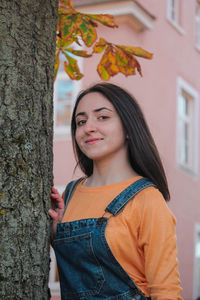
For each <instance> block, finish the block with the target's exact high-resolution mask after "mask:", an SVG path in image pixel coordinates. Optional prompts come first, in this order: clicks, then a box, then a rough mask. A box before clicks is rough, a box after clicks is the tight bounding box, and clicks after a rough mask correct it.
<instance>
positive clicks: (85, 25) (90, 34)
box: [78, 17, 97, 47]
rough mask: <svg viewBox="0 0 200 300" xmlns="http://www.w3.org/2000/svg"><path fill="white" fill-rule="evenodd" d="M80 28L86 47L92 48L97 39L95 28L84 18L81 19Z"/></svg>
mask: <svg viewBox="0 0 200 300" xmlns="http://www.w3.org/2000/svg"><path fill="white" fill-rule="evenodd" d="M78 26H79V30H80V33H81V37H82V39H83V41H84V43H85V45H86V46H87V47H90V46H91V45H92V44H93V43H94V42H95V41H96V39H97V33H96V30H95V28H94V27H93V26H92V25H91V24H90V22H88V21H87V20H86V19H84V18H82V17H80V18H79V22H78Z"/></svg>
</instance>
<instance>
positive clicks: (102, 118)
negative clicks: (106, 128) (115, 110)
mask: <svg viewBox="0 0 200 300" xmlns="http://www.w3.org/2000/svg"><path fill="white" fill-rule="evenodd" d="M105 119H108V116H100V117H99V120H105Z"/></svg>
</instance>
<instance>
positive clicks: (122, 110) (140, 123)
mask: <svg viewBox="0 0 200 300" xmlns="http://www.w3.org/2000/svg"><path fill="white" fill-rule="evenodd" d="M95 92H97V93H100V94H102V95H103V96H104V97H105V98H106V99H107V100H108V101H109V102H111V103H112V105H113V106H114V107H115V109H116V111H117V113H118V115H119V117H120V119H121V121H122V124H123V127H124V129H125V132H126V134H127V136H128V137H129V139H128V158H129V162H130V164H131V166H132V168H133V170H134V171H135V172H137V173H138V174H139V175H141V176H143V177H146V178H148V179H149V180H151V181H152V182H153V183H154V184H155V185H156V186H157V188H158V189H159V190H160V192H161V193H162V194H163V197H164V198H165V200H166V201H167V200H169V199H170V194H169V189H168V184H167V179H166V176H165V171H164V168H163V165H162V162H161V159H160V156H159V153H158V150H157V148H156V145H155V142H154V140H153V137H152V135H151V133H150V130H149V128H148V126H147V124H146V121H145V118H144V115H143V113H142V111H141V108H140V106H139V105H138V103H137V101H136V100H135V99H134V97H133V96H131V95H130V94H129V93H128V92H127V91H125V90H124V89H122V88H121V87H119V86H117V85H114V84H111V83H98V84H95V85H93V86H92V87H90V88H88V89H86V90H85V91H83V92H81V94H80V95H79V96H78V98H77V100H76V103H75V107H74V111H73V114H72V121H71V135H72V143H73V149H74V153H75V157H76V161H77V165H79V166H80V168H81V170H82V171H83V172H84V173H85V174H86V175H87V176H90V175H92V173H93V161H92V160H91V159H89V158H88V157H87V156H86V155H85V154H84V153H83V152H82V151H81V150H80V148H79V146H78V144H77V142H76V139H75V133H76V120H75V114H76V109H77V106H78V104H79V102H80V100H81V99H82V98H83V97H84V96H85V95H87V94H89V93H95Z"/></svg>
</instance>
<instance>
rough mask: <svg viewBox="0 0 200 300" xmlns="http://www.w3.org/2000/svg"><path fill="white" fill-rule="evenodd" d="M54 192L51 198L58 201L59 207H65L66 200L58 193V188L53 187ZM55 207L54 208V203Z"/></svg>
mask: <svg viewBox="0 0 200 300" xmlns="http://www.w3.org/2000/svg"><path fill="white" fill-rule="evenodd" d="M52 192H53V193H52V194H51V198H53V199H54V200H55V201H56V206H57V207H58V208H64V207H65V203H64V200H63V198H62V197H61V196H60V194H59V193H58V191H57V189H56V188H54V187H52ZM53 208H54V205H53Z"/></svg>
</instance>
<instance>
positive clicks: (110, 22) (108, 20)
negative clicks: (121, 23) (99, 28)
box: [87, 14, 118, 28]
mask: <svg viewBox="0 0 200 300" xmlns="http://www.w3.org/2000/svg"><path fill="white" fill-rule="evenodd" d="M87 17H88V18H91V19H93V20H95V21H98V22H100V23H101V24H103V25H105V26H108V27H112V28H114V27H118V25H117V24H116V23H115V20H114V17H113V16H112V15H108V14H98V15H94V14H87Z"/></svg>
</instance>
